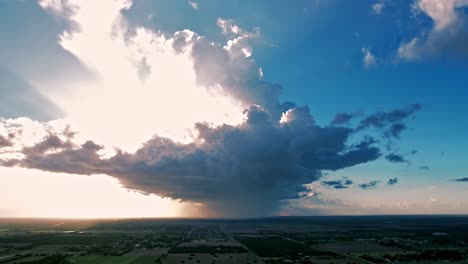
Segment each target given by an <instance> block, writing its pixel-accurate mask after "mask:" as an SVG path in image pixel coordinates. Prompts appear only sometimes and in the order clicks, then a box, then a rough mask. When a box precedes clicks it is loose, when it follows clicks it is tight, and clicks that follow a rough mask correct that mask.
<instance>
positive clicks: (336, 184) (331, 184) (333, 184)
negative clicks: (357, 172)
mask: <svg viewBox="0 0 468 264" xmlns="http://www.w3.org/2000/svg"><path fill="white" fill-rule="evenodd" d="M321 184H322V185H324V186H326V187H328V188H333V189H347V188H348V187H349V186H351V185H352V184H353V181H352V180H350V179H347V178H343V179H341V180H334V181H322V182H321Z"/></svg>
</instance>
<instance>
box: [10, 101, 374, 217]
mask: <svg viewBox="0 0 468 264" xmlns="http://www.w3.org/2000/svg"><path fill="white" fill-rule="evenodd" d="M246 114H247V117H248V119H247V120H246V122H245V123H244V124H242V125H239V126H230V125H223V126H221V127H217V128H213V127H210V126H209V125H207V124H201V123H199V124H197V125H196V129H197V130H198V134H199V136H198V138H197V139H196V140H195V142H193V143H191V144H185V145H184V144H179V143H176V142H174V141H172V140H170V139H166V138H161V137H157V136H155V137H154V138H153V139H152V140H150V141H148V142H146V143H145V144H144V146H143V147H142V148H140V149H139V150H138V151H136V153H134V154H129V153H124V152H119V153H117V154H116V155H115V156H113V157H111V158H108V159H105V158H102V157H101V156H99V155H98V150H100V148H101V147H100V146H99V145H97V144H96V143H94V142H92V141H88V142H86V143H85V144H83V145H76V144H74V143H72V142H71V141H70V140H61V139H60V138H59V137H58V136H57V135H53V134H51V135H49V136H47V137H46V138H44V140H43V141H42V142H40V143H38V144H36V145H34V146H32V147H28V148H24V149H23V151H22V154H23V155H24V156H25V158H24V159H21V160H9V161H2V165H3V166H22V167H27V168H36V169H41V170H45V171H52V172H65V173H73V174H85V175H91V174H107V175H111V176H113V177H116V178H117V179H119V180H120V182H121V183H122V184H123V185H124V186H125V187H127V188H130V189H135V190H139V191H143V192H147V193H155V194H158V195H161V196H164V197H170V198H174V199H182V200H190V201H197V202H203V203H206V204H208V205H209V207H210V208H211V209H213V210H216V211H217V212H218V213H220V214H222V215H224V216H242V215H250V216H252V215H268V214H271V213H272V212H274V211H275V209H277V206H278V202H279V201H280V200H283V199H296V198H300V197H302V196H304V195H306V194H307V193H308V192H309V191H310V190H308V189H307V188H306V187H304V185H305V184H308V183H311V182H313V181H316V180H317V179H319V178H320V176H321V171H322V170H338V169H343V168H347V167H351V166H354V165H357V164H362V163H366V162H369V161H373V160H376V159H377V158H378V157H379V156H380V152H379V149H378V148H376V147H373V146H370V145H365V144H364V145H362V146H360V147H351V148H350V147H347V145H346V142H347V140H348V137H349V136H350V135H351V133H352V129H349V128H343V127H320V126H318V125H316V124H315V123H314V121H313V118H312V116H311V115H310V114H309V111H308V109H307V108H305V107H303V108H294V109H292V110H289V111H288V112H287V114H286V117H287V120H288V121H287V122H286V123H278V122H274V121H272V119H271V117H270V116H269V115H268V113H267V112H266V111H264V110H263V109H261V108H259V107H251V108H250V109H249V110H248V111H247V113H246ZM223 208H225V209H226V210H223ZM227 208H229V209H227Z"/></svg>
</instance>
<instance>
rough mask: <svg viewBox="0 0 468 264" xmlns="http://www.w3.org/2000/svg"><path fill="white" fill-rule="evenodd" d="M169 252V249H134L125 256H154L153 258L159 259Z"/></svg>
mask: <svg viewBox="0 0 468 264" xmlns="http://www.w3.org/2000/svg"><path fill="white" fill-rule="evenodd" d="M168 251H169V248H153V249H146V248H136V249H134V250H132V251H130V252H128V253H127V254H125V256H154V257H160V256H162V255H165V254H167V252H168Z"/></svg>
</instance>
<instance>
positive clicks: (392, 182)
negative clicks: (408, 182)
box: [387, 178, 398, 185]
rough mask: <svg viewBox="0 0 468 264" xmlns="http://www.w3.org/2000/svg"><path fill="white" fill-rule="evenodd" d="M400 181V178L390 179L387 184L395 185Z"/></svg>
mask: <svg viewBox="0 0 468 264" xmlns="http://www.w3.org/2000/svg"><path fill="white" fill-rule="evenodd" d="M397 183H398V178H393V179H388V182H387V185H395V184H397Z"/></svg>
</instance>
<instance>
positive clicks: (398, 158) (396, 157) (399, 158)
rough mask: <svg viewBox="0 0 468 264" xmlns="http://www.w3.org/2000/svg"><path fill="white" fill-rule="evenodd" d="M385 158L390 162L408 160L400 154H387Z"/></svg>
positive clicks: (405, 161) (406, 161)
mask: <svg viewBox="0 0 468 264" xmlns="http://www.w3.org/2000/svg"><path fill="white" fill-rule="evenodd" d="M385 159H386V160H388V161H389V162H392V163H408V160H407V159H406V158H405V157H404V156H403V155H401V154H395V153H392V154H388V155H387V156H385Z"/></svg>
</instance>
